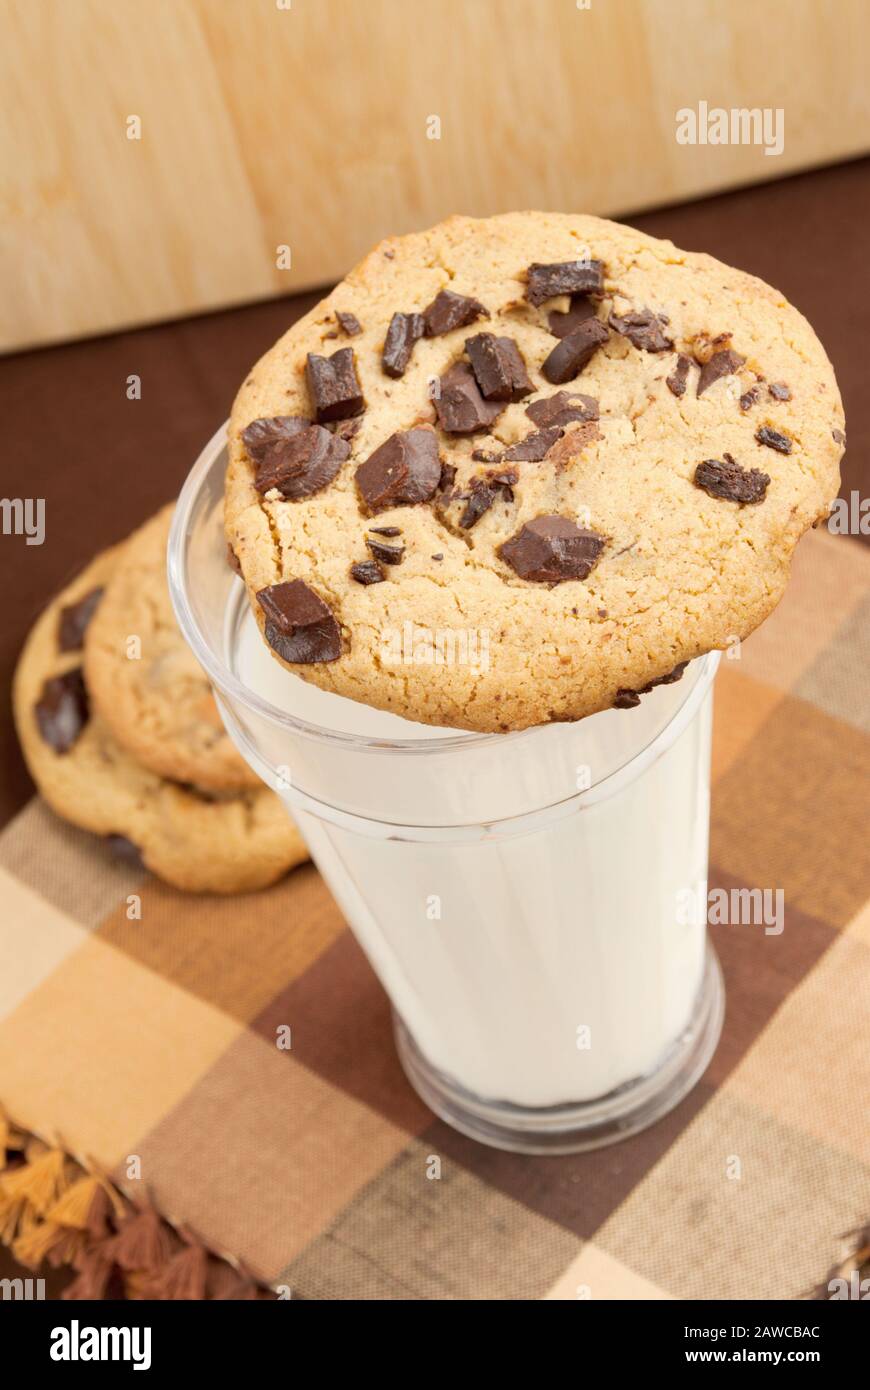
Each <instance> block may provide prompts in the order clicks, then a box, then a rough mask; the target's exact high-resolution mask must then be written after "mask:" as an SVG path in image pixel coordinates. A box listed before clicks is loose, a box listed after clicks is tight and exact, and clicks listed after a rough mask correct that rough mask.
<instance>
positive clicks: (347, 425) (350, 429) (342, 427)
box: [326, 416, 362, 444]
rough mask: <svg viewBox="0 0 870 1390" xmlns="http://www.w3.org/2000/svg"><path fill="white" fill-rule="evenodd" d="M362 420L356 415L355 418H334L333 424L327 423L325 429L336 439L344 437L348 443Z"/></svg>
mask: <svg viewBox="0 0 870 1390" xmlns="http://www.w3.org/2000/svg"><path fill="white" fill-rule="evenodd" d="M361 424H362V420H361V419H360V418H359V416H357V418H356V419H355V420H336V421H335V423H334V424H332V425H327V427H326V428H327V429H328V430H329V431H330V433H331V434H334V435H335V436H336V437H337V438H338V439H346V440H347V442H348V444H349V443H350V441H351V440H352V439H353V437H354V435H355V434H356V433H357V431H358V429H359V427H360V425H361Z"/></svg>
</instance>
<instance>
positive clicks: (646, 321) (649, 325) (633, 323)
mask: <svg viewBox="0 0 870 1390" xmlns="http://www.w3.org/2000/svg"><path fill="white" fill-rule="evenodd" d="M608 322H609V324H610V327H611V328H613V329H615V330H616V332H617V333H620V334H621V335H622V337H623V338H627V339H628V341H629V342H630V343H631V344H632V346H633V347H636V348H640V349H641V350H642V351H643V352H669V351H670V349H671V348H672V347H673V346H674V344H673V341H672V339H670V338H669V337H668V336H667V334H666V333H665V332H664V325H665V324H666V323H667V322H668V320H667V319H666V318H665V316H664V314H654V313H653V311H652V309H632V310H631V312H630V313H627V314H622V315H619V314H613V313H611V315H610V318H609V320H608Z"/></svg>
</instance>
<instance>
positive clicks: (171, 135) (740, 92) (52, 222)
mask: <svg viewBox="0 0 870 1390" xmlns="http://www.w3.org/2000/svg"><path fill="white" fill-rule="evenodd" d="M287 4H288V0H0V22H2V32H3V35H4V42H3V45H2V50H0V80H2V90H3V93H4V101H3V115H2V118H0V120H2V126H0V160H2V168H3V170H4V173H3V203H2V206H3V213H2V224H0V234H2V254H3V264H4V267H5V268H6V271H7V276H6V284H5V286H4V301H3V309H4V312H3V314H2V324H0V347H2V348H4V349H11V348H15V347H22V346H26V345H30V344H36V343H44V342H49V341H53V340H57V339H64V338H70V337H77V336H82V335H86V334H91V333H95V332H100V331H105V330H108V329H111V328H115V327H118V326H123V325H128V324H134V323H142V322H148V321H150V320H154V319H161V318H168V317H175V316H178V315H183V314H188V313H191V312H195V311H198V310H205V309H209V308H214V307H217V306H221V305H226V304H232V303H237V302H240V301H245V300H251V299H256V298H258V297H262V296H269V295H275V294H281V293H286V292H288V291H290V290H293V289H299V288H302V287H307V286H311V285H320V284H326V283H329V282H330V281H333V280H335V279H336V278H338V277H339V276H340V275H342V274H343V273H344V271H345V270H347V269H348V268H349V267H350V266H351V265H352V264H353V263H354V261H355V260H357V259H358V257H359V256H360V255H361V254H363V253H364V252H365V251H366V249H367V248H368V247H369V246H370V245H371V244H372V243H373V242H375V241H376V240H378V239H379V238H380V237H381V236H383V235H386V234H388V233H390V232H401V231H405V230H409V229H411V228H415V227H423V226H426V225H428V224H430V223H432V222H434V221H437V220H438V219H439V218H441V217H444V216H446V215H447V214H448V213H450V212H454V211H462V212H467V213H472V214H487V213H492V212H496V211H501V210H505V209H509V208H524V207H542V208H563V209H569V210H574V211H580V210H583V211H590V212H599V213H610V214H616V213H620V212H625V211H630V210H638V209H641V208H644V207H650V206H655V205H658V204H662V203H666V202H671V201H675V200H680V199H684V198H687V197H693V196H697V195H700V194H703V193H706V192H709V191H711V190H715V189H722V188H727V187H729V186H733V185H735V184H737V183H745V182H750V181H754V180H758V179H767V178H774V177H780V176H782V175H783V174H785V173H786V172H788V171H790V170H794V169H797V168H802V167H807V166H810V165H813V164H817V163H822V162H827V161H830V160H835V159H840V158H843V157H847V156H850V155H853V154H858V153H861V152H863V151H864V150H865V149H866V148H867V147H868V145H870V96H868V88H867V84H866V81H865V72H864V69H863V63H864V57H863V55H865V54H866V52H867V40H868V35H870V4H868V3H867V0H826V3H824V4H821V3H819V0H764V3H763V4H760V3H758V0H729V3H728V4H723V3H722V0H590V8H589V9H583V8H579V7H578V5H577V3H576V0H289V8H283V7H282V6H287ZM701 101H705V102H707V103H708V106H709V107H711V108H713V107H717V106H721V107H725V108H728V109H731V108H734V107H748V108H752V107H767V108H771V109H772V110H775V109H776V108H781V109H782V110H783V112H784V134H785V141H784V150H783V153H782V154H781V155H779V156H776V157H770V156H767V155H765V154H764V150H763V148H762V147H760V146H757V145H746V144H736V145H718V146H713V145H700V144H696V145H685V144H679V143H678V142H677V140H676V134H675V131H676V119H675V118H676V112H677V111H678V109H680V108H692V109H696V108H697V105H698V103H699V102H701ZM131 116H136V117H138V118H139V119H140V121H141V138H140V139H138V140H135V139H128V138H127V123H128V118H129V117H131ZM432 117H437V118H438V119H439V120H440V123H441V130H440V139H437V140H436V139H430V138H428V133H431V131H432V129H433V123H432V121H431V118H432ZM763 233H764V229H763V228H760V229H759V235H763ZM796 235H799V229H796ZM279 246H289V247H290V251H291V266H290V268H289V269H281V268H279V267H278V265H277V263H276V260H277V255H278V247H279ZM12 267H14V273H11V274H10V273H9V272H10V270H11V268H12Z"/></svg>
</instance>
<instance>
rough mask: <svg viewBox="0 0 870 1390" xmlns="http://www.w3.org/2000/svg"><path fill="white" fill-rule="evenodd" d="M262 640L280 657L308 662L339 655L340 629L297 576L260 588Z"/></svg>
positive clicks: (333, 658)
mask: <svg viewBox="0 0 870 1390" xmlns="http://www.w3.org/2000/svg"><path fill="white" fill-rule="evenodd" d="M257 602H258V603H259V605H260V607H261V608H262V610H263V612H264V613H265V615H266V641H267V642H268V643H269V646H270V647H272V648H273V649H274V651H276V652H277V653H278V655H279V656H280V657H281V659H282V660H283V661H289V662H294V663H296V664H298V665H303V666H310V665H311V664H312V663H313V662H317V661H336V660H337V659H338V657H340V656H341V632H340V630H339V626H338V623H337V622H336V620H335V617H334V615H333V612H332V609H331V608H329V606H328V605H327V604H325V603H324V602H323V599H322V598H321V597H320V596H319V594H316V593H315V592H314V590H313V589H309V587H308V585H307V584H304V583H303V582H302V580H301V579H291V580H288V581H286V582H285V583H283V584H270V585H269V586H268V588H265V589H260V591H259V592H258V594H257Z"/></svg>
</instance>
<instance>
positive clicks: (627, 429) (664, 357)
mask: <svg viewBox="0 0 870 1390" xmlns="http://www.w3.org/2000/svg"><path fill="white" fill-rule="evenodd" d="M345 321H352V323H353V325H354V331H353V333H352V334H349V333H348V332H347V330H342V329H341V325H342V324H343V323H344V322H345ZM842 429H843V411H842V406H841V403H840V396H839V392H838V390H837V385H836V381H835V379H834V374H833V371H832V368H831V365H830V363H829V361H828V359H827V357H826V356H825V353H824V350H823V348H822V347H821V345H820V343H819V342H818V339H817V338H816V337H815V334H814V333H813V331H812V329H811V328H810V326H809V324H808V323H807V322H806V320H805V319H804V318H802V316H801V315H800V314H799V313H798V311H797V310H796V309H794V308H793V307H792V306H791V305H790V304H788V303H787V302H786V300H785V299H784V298H783V296H782V295H781V294H779V293H778V292H777V291H776V290H774V289H771V288H770V286H768V285H766V284H763V283H762V282H761V281H759V280H756V279H754V278H753V277H751V276H749V275H746V274H744V273H743V272H742V271H739V270H734V269H732V268H730V267H728V266H725V265H723V264H721V263H720V262H718V261H715V260H713V259H712V258H711V257H709V256H706V255H701V254H697V253H692V252H684V251H679V250H678V249H677V248H676V247H674V246H673V245H671V243H670V242H666V241H658V240H655V239H653V238H652V237H648V236H644V235H643V234H642V233H640V232H637V231H634V230H633V229H631V228H630V227H623V226H619V225H617V224H615V223H612V222H605V221H601V220H599V219H598V218H594V217H584V216H568V215H560V214H555V213H514V214H508V215H504V216H500V217H493V218H491V219H489V220H486V221H475V220H472V219H470V218H465V217H453V218H450V219H449V220H448V221H446V222H444V223H442V224H441V225H439V226H437V227H434V228H432V229H431V230H429V231H427V232H422V233H419V234H416V235H412V236H406V237H400V238H393V239H390V240H387V241H385V242H383V243H381V245H380V246H377V247H376V248H375V249H374V251H372V252H371V254H370V255H369V256H367V257H366V259H365V260H364V261H363V262H362V263H361V264H360V265H359V266H357V267H356V269H355V270H353V271H352V272H351V273H350V275H348V277H347V279H346V280H344V281H343V282H342V283H341V284H340V285H339V286H338V287H337V288H336V289H335V290H334V291H333V292H332V294H330V295H329V296H328V298H326V299H325V300H323V301H322V303H320V304H319V305H318V306H317V307H316V308H315V309H313V310H312V311H311V313H309V314H308V315H307V316H306V317H305V318H303V319H302V320H300V321H299V322H298V323H296V324H294V326H293V327H292V328H291V329H290V330H289V332H288V333H286V334H285V335H284V337H283V338H282V339H281V340H280V341H279V342H278V343H277V344H276V346H275V347H274V348H272V349H271V351H269V352H268V353H266V355H265V357H263V358H262V359H261V360H260V362H259V363H257V365H256V366H255V367H254V368H253V369H252V371H251V372H250V373H249V374H248V376H247V378H246V380H245V383H244V385H243V386H242V388H241V390H240V391H239V394H238V396H237V398H236V401H235V404H234V406H233V411H232V418H231V423H230V435H229V451H230V462H229V468H228V472H227V481H226V531H227V537H228V540H229V543H230V546H231V548H232V551H233V554H234V556H235V558H236V561H237V562H238V564H239V566H240V569H241V573H242V575H243V577H244V580H245V583H246V585H247V588H248V592H249V597H250V600H251V604H252V608H253V611H254V613H255V614H256V617H257V621H258V624H259V626H260V630H261V632H262V633H263V636H264V640H265V641H266V642H267V643H268V644H269V646H270V648H271V650H272V652H273V654H274V656H275V658H276V660H278V661H280V662H281V663H282V664H284V665H286V666H288V667H289V669H291V670H292V671H294V672H295V673H296V674H297V675H299V676H301V677H303V678H304V679H306V680H308V681H312V682H314V683H315V684H316V685H319V686H321V687H323V688H324V689H327V690H331V691H334V692H336V693H338V694H340V695H344V696H349V697H350V698H352V699H355V700H360V701H363V702H365V703H367V704H370V705H374V706H377V707H379V708H382V709H388V710H392V711H394V712H395V713H397V714H400V715H404V716H405V717H407V718H409V719H412V720H419V721H422V722H424V723H431V724H440V725H448V726H453V727H456V728H463V729H475V730H482V731H505V730H513V729H522V728H525V727H527V726H529V725H535V724H541V723H544V722H547V721H549V720H566V719H577V718H580V717H582V716H584V715H587V714H592V713H594V712H595V711H598V710H603V709H608V708H611V707H613V706H614V705H615V706H617V707H619V708H630V707H631V705H632V704H633V703H634V704H636V703H637V701H636V700H634V701H632V700H631V699H629V698H628V697H629V696H633V695H637V696H638V698H639V697H640V695H641V694H643V693H645V692H648V691H651V690H653V689H654V688H655V686H656V685H658V684H660V683H661V682H662V681H663V680H664V679H666V678H667V679H674V678H675V676H674V674H673V673H674V672H676V671H679V670H681V669H682V667H683V666H684V664H685V663H686V662H688V661H690V660H692V659H693V658H695V657H697V656H700V655H701V654H702V653H704V652H707V651H709V650H711V649H712V648H723V647H725V646H727V645H729V644H731V643H733V641H734V640H735V638H740V637H745V636H746V635H747V634H748V633H750V632H751V631H752V630H753V628H755V627H756V626H757V625H758V624H759V623H760V622H762V621H763V619H764V618H765V617H766V616H767V615H768V614H769V613H770V612H771V610H772V609H773V608H774V607H775V605H776V604H777V602H778V601H779V599H780V597H781V595H782V593H783V590H784V588H785V585H786V582H787V579H788V573H789V566H790V561H791V556H792V553H793V551H794V547H795V545H796V544H797V542H798V540H799V539H800V537H801V535H802V534H803V532H804V531H806V529H807V528H808V527H809V526H812V525H813V524H815V523H816V522H818V521H820V520H821V519H823V518H824V517H826V516H827V514H828V511H829V508H830V504H831V502H832V499H833V498H834V497H836V494H837V490H838V486H839V467H838V465H839V459H840V456H841V454H842V450H843V435H842ZM407 633H410V634H411V640H410V641H407V640H404V638H403V634H407ZM417 633H419V634H422V635H423V637H425V638H426V639H428V640H421V641H420V642H419V643H416V642H415V641H414V640H413V639H414V635H415V634H417ZM397 639H398V640H397ZM439 639H440V640H439ZM484 652H485V654H486V659H485V660H484V659H481V655H482V653H484ZM418 657H419V659H418ZM625 717H626V718H628V717H630V716H629V715H626V716H625Z"/></svg>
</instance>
